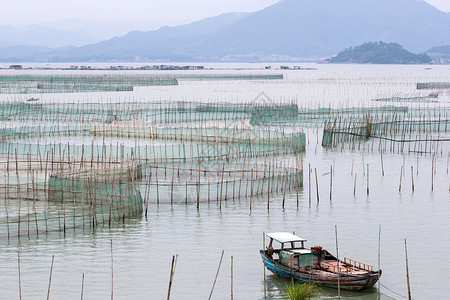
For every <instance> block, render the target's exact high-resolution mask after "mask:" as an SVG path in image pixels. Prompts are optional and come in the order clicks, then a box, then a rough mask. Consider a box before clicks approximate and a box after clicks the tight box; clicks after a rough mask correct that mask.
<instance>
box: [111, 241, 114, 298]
mask: <svg viewBox="0 0 450 300" xmlns="http://www.w3.org/2000/svg"><path fill="white" fill-rule="evenodd" d="M113 299H114V258H113V242H112V239H111V300H113Z"/></svg>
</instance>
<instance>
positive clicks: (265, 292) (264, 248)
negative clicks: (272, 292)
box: [262, 232, 267, 300]
mask: <svg viewBox="0 0 450 300" xmlns="http://www.w3.org/2000/svg"><path fill="white" fill-rule="evenodd" d="M262 250H263V253H264V252H265V251H266V233H265V232H263V248H262ZM263 269H264V300H265V299H266V298H267V290H266V266H265V263H264V264H263Z"/></svg>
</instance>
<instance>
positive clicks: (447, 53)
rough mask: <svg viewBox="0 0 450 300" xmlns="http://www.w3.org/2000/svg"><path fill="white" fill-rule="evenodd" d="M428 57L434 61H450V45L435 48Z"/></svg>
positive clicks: (428, 52)
mask: <svg viewBox="0 0 450 300" xmlns="http://www.w3.org/2000/svg"><path fill="white" fill-rule="evenodd" d="M427 54H428V56H430V57H431V59H433V60H434V61H445V62H448V61H450V45H446V46H440V47H433V48H431V49H430V50H428V51H427Z"/></svg>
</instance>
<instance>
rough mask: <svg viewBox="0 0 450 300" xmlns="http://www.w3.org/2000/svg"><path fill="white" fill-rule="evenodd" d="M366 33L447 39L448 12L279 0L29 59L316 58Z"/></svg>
mask: <svg viewBox="0 0 450 300" xmlns="http://www.w3.org/2000/svg"><path fill="white" fill-rule="evenodd" d="M0 40H1V35H0ZM367 41H385V42H396V43H399V44H401V45H403V46H404V47H405V48H406V49H407V50H409V51H413V52H416V53H417V52H424V51H426V50H427V49H429V48H431V47H433V46H435V45H442V44H450V14H449V13H445V12H442V11H440V10H438V9H436V8H435V7H433V6H431V5H430V4H428V3H427V2H425V1H423V0H364V1H361V0H339V1H336V0H281V1H280V2H278V3H277V4H275V5H272V6H270V7H267V8H265V9H263V10H260V11H257V12H254V13H241V14H239V13H229V14H224V15H220V16H217V17H212V18H207V19H204V20H201V21H198V22H194V23H191V24H188V25H184V26H176V27H162V28H160V29H158V30H154V31H147V32H142V31H133V32H130V33H128V34H126V35H124V36H122V37H116V38H112V39H110V40H107V41H103V42H100V43H96V44H91V45H87V46H83V47H79V48H76V49H70V50H67V51H56V52H52V53H50V54H46V55H45V56H40V55H37V56H36V59H39V60H41V59H42V60H46V61H151V60H162V61H168V60H170V61H203V60H218V61H220V60H224V59H225V60H247V61H248V60H267V59H277V58H282V59H295V58H320V57H329V56H331V55H335V54H336V53H338V52H339V51H340V50H342V49H345V48H348V47H350V46H352V45H360V44H362V43H365V42H367Z"/></svg>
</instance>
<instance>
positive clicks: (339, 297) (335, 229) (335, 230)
mask: <svg viewBox="0 0 450 300" xmlns="http://www.w3.org/2000/svg"><path fill="white" fill-rule="evenodd" d="M334 233H335V235H336V261H337V280H338V299H341V282H340V279H339V272H340V267H339V265H340V264H339V247H338V233H337V225H334Z"/></svg>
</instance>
